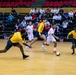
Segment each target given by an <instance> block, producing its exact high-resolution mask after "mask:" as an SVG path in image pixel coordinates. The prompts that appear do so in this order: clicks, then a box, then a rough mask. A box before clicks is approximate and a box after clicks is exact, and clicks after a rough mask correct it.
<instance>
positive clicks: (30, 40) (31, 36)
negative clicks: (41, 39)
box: [26, 34, 34, 51]
mask: <svg viewBox="0 0 76 75" xmlns="http://www.w3.org/2000/svg"><path fill="white" fill-rule="evenodd" d="M33 39H34V37H33V34H30V35H28V41H27V42H26V43H28V42H32V41H33ZM28 49H29V47H28V46H26V51H28Z"/></svg>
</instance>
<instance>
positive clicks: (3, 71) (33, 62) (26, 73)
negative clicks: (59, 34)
mask: <svg viewBox="0 0 76 75" xmlns="http://www.w3.org/2000/svg"><path fill="white" fill-rule="evenodd" d="M41 44H42V41H37V42H36V43H35V44H33V48H32V49H29V52H26V51H25V54H28V55H29V56H30V57H29V58H27V59H25V60H23V59H22V56H21V53H20V51H19V49H18V48H16V47H12V48H11V49H10V50H9V51H8V52H7V53H4V54H0V75H76V54H75V55H71V49H70V47H71V43H70V42H64V43H60V42H58V47H57V50H58V51H60V52H61V55H60V56H56V55H55V54H54V53H53V43H51V44H50V46H48V47H46V48H47V49H46V50H45V51H43V50H41ZM5 45H6V40H0V49H3V48H4V47H5ZM23 47H24V46H23ZM24 50H25V47H24Z"/></svg>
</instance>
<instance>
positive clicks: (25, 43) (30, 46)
mask: <svg viewBox="0 0 76 75" xmlns="http://www.w3.org/2000/svg"><path fill="white" fill-rule="evenodd" d="M23 45H25V46H28V47H29V48H32V47H31V46H30V45H28V44H27V43H23Z"/></svg>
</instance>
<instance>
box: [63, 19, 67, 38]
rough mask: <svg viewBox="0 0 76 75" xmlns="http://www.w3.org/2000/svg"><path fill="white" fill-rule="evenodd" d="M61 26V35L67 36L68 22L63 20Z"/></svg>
mask: <svg viewBox="0 0 76 75" xmlns="http://www.w3.org/2000/svg"><path fill="white" fill-rule="evenodd" d="M62 26H63V36H64V37H66V36H67V34H66V33H67V27H68V22H67V21H66V20H64V21H63V23H62Z"/></svg>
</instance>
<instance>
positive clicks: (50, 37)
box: [46, 23, 59, 53]
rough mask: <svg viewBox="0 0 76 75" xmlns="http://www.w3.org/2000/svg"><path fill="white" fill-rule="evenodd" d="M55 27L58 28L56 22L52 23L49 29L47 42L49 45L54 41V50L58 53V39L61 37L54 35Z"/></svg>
mask: <svg viewBox="0 0 76 75" xmlns="http://www.w3.org/2000/svg"><path fill="white" fill-rule="evenodd" d="M55 28H56V24H55V23H54V24H52V27H51V28H50V30H49V31H48V36H47V41H46V43H47V45H49V44H50V42H53V43H54V50H53V52H55V53H56V47H57V42H56V39H59V38H58V37H56V36H55V35H54V32H55Z"/></svg>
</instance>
